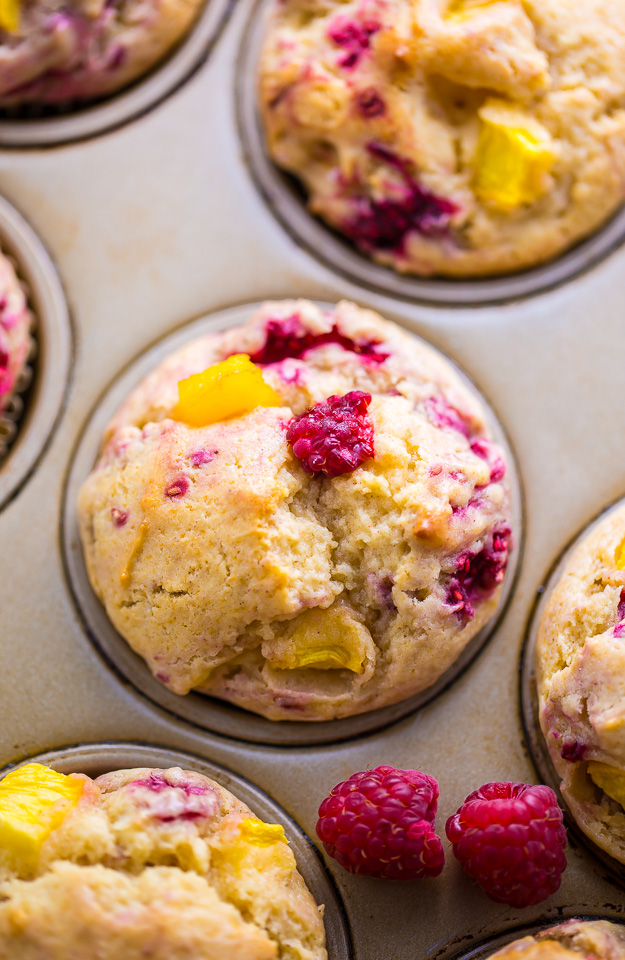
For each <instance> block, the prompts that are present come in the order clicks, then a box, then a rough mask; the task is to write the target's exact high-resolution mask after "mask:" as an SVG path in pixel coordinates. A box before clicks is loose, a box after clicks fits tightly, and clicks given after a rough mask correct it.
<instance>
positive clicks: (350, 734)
mask: <svg viewBox="0 0 625 960" xmlns="http://www.w3.org/2000/svg"><path fill="white" fill-rule="evenodd" d="M266 299H271V298H266ZM280 299H282V300H284V299H285V298H284V297H282V298H280ZM264 302H266V300H265V299H263V300H261V301H259V300H252V301H246V302H242V303H241V302H239V303H237V304H234V305H231V306H229V307H222V308H220V309H217V310H212V311H208V312H207V313H204V314H201V315H200V316H199V317H195V318H194V319H192V320H190V321H187V322H185V323H183V324H181V325H179V326H178V327H177V328H175V329H174V330H173V331H169V332H168V333H165V334H164V335H163V336H161V337H159V338H158V339H157V340H156V341H154V342H153V343H152V344H150V345H148V346H147V347H146V348H145V349H144V350H142V351H141V352H140V353H139V354H138V355H136V356H135V357H134V358H132V359H131V360H130V361H129V362H128V363H126V364H125V365H124V367H123V368H122V369H121V370H120V372H119V373H118V374H117V376H116V377H114V378H113V380H112V381H109V383H108V385H107V386H106V387H105V388H104V390H103V391H102V392H101V394H100V396H99V397H98V398H97V399H96V401H95V403H94V404H93V406H92V407H91V409H90V411H89V413H88V414H87V417H86V419H85V421H84V422H83V424H82V425H81V428H80V431H79V433H78V435H77V438H76V441H75V443H74V445H73V448H72V452H71V455H70V458H69V460H68V464H67V467H66V470H65V474H64V478H63V484H62V492H61V498H62V500H61V509H60V512H59V541H60V544H59V546H60V552H61V556H62V562H63V571H64V575H65V582H66V586H67V588H68V591H69V594H70V598H71V600H72V601H73V605H74V609H75V611H76V613H77V615H78V618H79V620H80V623H81V626H82V629H83V632H84V633H85V634H86V637H87V638H88V639H89V641H90V642H91V644H92V645H93V646H94V647H95V648H96V650H97V651H98V653H99V654H100V656H101V657H102V658H103V659H104V662H105V663H106V664H107V666H108V667H109V668H110V669H112V671H113V672H114V674H115V675H116V676H117V678H118V679H122V681H124V682H126V683H130V685H131V687H132V690H133V691H134V692H135V693H136V694H138V695H139V696H141V697H142V698H143V699H144V700H147V702H148V704H149V705H150V707H151V708H152V709H154V708H156V709H160V710H164V711H166V712H167V713H168V714H170V715H173V716H174V717H176V719H178V720H182V721H184V722H186V723H189V724H191V725H192V726H193V728H194V729H196V730H197V731H198V732H200V733H201V734H202V736H204V737H207V738H211V737H217V738H221V739H224V738H225V739H228V740H233V741H236V742H246V743H254V744H257V745H259V746H263V747H278V748H284V749H290V748H314V747H320V746H324V745H329V744H335V743H340V742H343V741H350V742H351V741H352V740H356V739H359V738H362V737H367V736H370V735H372V734H374V733H376V732H378V731H379V730H381V729H386V728H387V727H389V726H390V725H392V724H394V723H397V722H399V721H400V720H403V719H405V718H406V717H408V716H410V715H412V714H413V713H415V712H416V711H417V710H419V709H421V708H422V707H424V706H426V704H427V703H429V702H431V701H432V700H434V699H435V698H436V697H438V695H439V694H441V693H443V692H444V691H445V690H446V689H447V688H448V687H449V686H451V685H452V684H453V683H454V682H455V680H457V679H459V677H460V676H461V675H462V674H463V673H464V672H465V670H466V669H468V668H469V666H470V665H471V664H472V663H473V661H474V660H475V659H476V658H477V656H478V655H479V654H480V652H481V651H482V650H483V649H484V647H485V646H486V644H487V642H488V641H489V639H490V638H492V637H493V636H494V635H495V633H496V632H497V630H498V629H499V627H500V626H501V623H502V622H503V620H504V618H505V616H506V614H507V612H508V609H509V606H510V603H511V601H512V598H513V596H514V593H515V588H516V584H517V582H518V577H519V575H520V570H521V566H522V556H523V548H524V539H525V500H524V490H523V484H522V479H521V472H520V469H519V465H518V462H517V458H516V454H515V452H514V449H513V447H512V445H511V443H510V441H509V439H508V436H507V433H506V430H505V427H504V426H503V424H502V423H501V421H500V420H499V417H498V415H497V414H496V412H495V411H494V409H493V407H492V406H491V404H490V401H489V400H488V399H487V398H486V397H485V396H484V394H483V393H482V392H481V391H480V390H479V389H478V387H477V386H476V385H475V383H474V382H473V380H472V379H471V377H470V376H469V375H468V374H466V373H465V372H464V370H462V368H461V367H460V366H459V365H458V364H457V363H456V362H455V360H452V359H450V358H449V357H448V356H447V355H446V354H445V353H444V352H443V351H442V350H440V349H439V348H438V347H436V346H434V344H431V343H429V342H428V341H427V340H425V339H424V338H423V337H420V336H419V335H418V334H415V333H414V332H413V331H412V330H411V329H410V328H409V327H408V326H403V325H402V324H398V325H399V326H400V327H401V328H402V329H403V330H405V331H406V332H407V333H409V334H410V335H411V336H414V337H415V338H416V339H417V340H418V341H419V342H422V343H424V344H425V346H426V347H427V348H429V349H432V350H434V351H435V352H436V353H437V354H438V355H440V356H441V357H443V359H444V360H445V361H446V362H447V363H449V364H450V365H451V367H452V369H454V370H455V371H456V373H457V375H458V376H459V377H460V379H461V380H462V382H463V383H464V384H465V386H467V387H468V389H470V390H471V392H472V393H473V394H475V395H476V397H477V400H478V402H479V403H481V404H482V405H483V407H484V409H485V411H486V413H487V417H488V422H489V425H490V427H491V429H492V430H493V433H494V435H495V438H496V440H497V442H499V443H500V444H501V445H502V446H503V448H504V450H505V452H506V456H507V458H508V464H509V475H510V478H511V504H512V513H513V523H514V533H515V548H514V550H513V552H512V554H511V562H510V563H509V565H508V570H507V572H506V578H505V581H504V590H503V593H502V596H501V598H500V601H499V605H498V608H497V610H496V611H495V613H494V614H493V617H492V618H491V620H490V621H489V622H488V623H487V624H485V626H484V627H483V628H482V630H481V631H479V632H478V634H476V635H475V637H473V639H472V640H471V641H469V643H468V645H467V646H466V647H465V648H464V650H463V651H462V653H461V654H460V656H459V657H458V658H457V659H456V661H454V663H453V664H452V665H451V667H450V668H449V669H448V671H446V672H445V674H443V675H442V677H441V678H439V680H438V681H437V682H436V683H435V684H433V685H432V686H431V687H430V688H428V689H427V690H426V691H422V692H421V693H420V694H416V695H415V696H413V697H411V698H408V699H407V700H403V701H400V702H399V703H396V704H392V705H390V706H387V707H382V708H380V709H378V710H374V711H369V712H365V713H362V714H357V715H355V716H351V717H346V718H340V719H335V720H327V721H320V722H312V721H311V722H305V721H272V720H268V719H266V718H265V717H262V716H259V715H257V714H254V713H252V712H250V711H246V710H243V709H242V708H240V707H237V706H235V705H234V704H231V703H229V702H227V701H221V700H219V699H217V698H213V697H209V696H207V695H205V694H200V693H197V692H193V691H192V692H190V693H189V694H187V695H186V696H184V697H181V696H178V695H176V694H174V693H172V692H171V691H170V690H168V689H167V688H166V687H164V686H163V684H161V683H160V682H159V681H158V680H156V679H155V678H154V677H153V676H152V674H151V673H150V671H149V669H148V667H147V665H146V664H145V662H144V661H143V659H142V658H141V657H140V656H139V655H138V654H136V653H134V651H133V650H132V649H131V647H130V646H129V644H128V643H127V642H126V641H125V640H124V639H123V637H122V636H121V635H120V634H119V633H117V631H116V630H115V628H114V627H113V625H112V623H111V622H110V620H109V618H108V616H107V614H106V612H105V610H104V607H103V606H102V605H101V603H100V601H99V600H98V599H97V597H96V596H95V593H94V591H93V589H92V587H91V585H90V583H89V581H88V577H87V574H86V568H85V563H84V555H83V552H82V547H81V545H80V540H79V537H78V531H77V523H76V510H75V504H76V496H77V494H78V490H79V488H80V486H81V485H82V482H83V481H84V479H86V476H87V475H88V473H89V472H90V471H91V469H92V468H93V464H94V462H95V459H96V458H97V451H98V450H99V448H100V442H101V437H102V433H103V430H104V428H105V426H106V424H107V423H108V421H109V420H110V418H111V417H112V416H113V414H114V413H115V412H116V410H117V409H119V406H120V404H121V403H122V402H123V400H124V398H125V397H126V396H127V395H128V393H129V391H130V390H132V389H133V388H134V386H136V385H137V384H138V383H139V382H140V381H141V380H142V379H143V378H144V377H145V376H146V375H147V374H148V373H149V372H150V371H151V370H153V369H154V368H155V367H156V366H157V365H158V364H159V363H161V362H162V361H163V360H164V359H165V357H167V356H168V355H170V354H171V353H173V352H174V351H175V350H177V349H179V348H180V347H182V346H183V345H184V344H186V343H189V342H191V341H192V340H194V339H196V338H197V337H200V336H202V335H205V334H207V333H209V332H211V331H213V330H214V331H215V332H217V331H219V330H222V329H227V328H229V327H231V326H236V325H238V324H240V323H243V322H245V320H247V319H249V317H250V315H251V313H252V312H253V310H254V309H256V308H258V307H259V306H260V305H261V303H264ZM314 302H315V303H317V304H320V305H321V306H324V307H333V306H334V305H335V304H334V303H331V302H329V301H314ZM198 327H200V328H201V329H198ZM103 402H104V403H105V407H104V410H103V409H102V404H103ZM85 447H86V449H85ZM83 461H87V462H88V466H87V464H86V463H84V462H83ZM103 637H104V640H103V639H102V638H103ZM205 716H208V720H206V719H205ZM213 718H216V719H213ZM224 718H225V723H224V724H223V725H224V726H225V728H226V729H225V730H224V729H222V728H221V724H220V722H219V721H220V720H221V721H222V723H223V721H224ZM250 731H251V732H250Z"/></svg>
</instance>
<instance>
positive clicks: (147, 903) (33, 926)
mask: <svg viewBox="0 0 625 960" xmlns="http://www.w3.org/2000/svg"><path fill="white" fill-rule="evenodd" d="M0 956H1V957H6V958H9V957H10V958H12V960H19V958H23V960H26V958H34V957H37V958H38V957H44V956H45V957H46V958H47V960H66V958H68V957H70V956H71V957H78V956H80V957H81V958H82V960H117V958H120V957H123V958H124V960H135V958H137V960H139V958H142V957H147V956H150V957H152V958H154V960H170V958H172V957H176V958H178V960H223V957H225V956H228V957H232V958H233V960H277V958H278V957H290V958H293V960H327V953H326V950H325V934H324V929H323V922H322V908H319V907H317V905H316V904H315V902H314V900H313V897H312V895H311V894H310V892H309V891H308V889H307V887H306V886H305V883H304V881H303V879H302V877H301V876H300V874H299V873H298V871H297V866H296V863H295V858H294V856H293V854H292V852H291V850H290V848H289V844H288V841H287V838H286V836H285V834H284V830H283V828H282V827H281V826H279V825H277V824H267V823H264V822H263V821H261V820H259V819H257V818H256V817H254V814H253V813H252V812H251V811H250V810H249V809H248V807H247V806H246V805H245V804H244V803H242V802H241V801H240V800H238V799H237V798H236V797H234V796H233V795H232V794H231V793H229V792H228V791H227V790H225V789H224V788H223V787H221V786H220V785H219V784H217V783H215V782H214V781H212V780H210V779H208V778H207V777H205V776H203V775H201V774H199V773H193V772H190V771H183V770H181V769H180V768H178V767H173V768H171V769H168V770H162V769H143V768H137V769H133V770H118V771H116V772H115V773H110V774H106V775H105V776H101V777H98V779H97V780H91V779H90V778H89V777H85V776H82V775H80V774H70V775H69V776H64V775H63V774H59V773H56V772H54V771H52V770H50V769H49V768H47V767H43V766H41V765H40V764H27V765H26V766H24V767H20V768H18V769H17V770H15V771H12V772H11V773H9V774H8V775H7V777H5V779H4V780H3V781H1V782H0Z"/></svg>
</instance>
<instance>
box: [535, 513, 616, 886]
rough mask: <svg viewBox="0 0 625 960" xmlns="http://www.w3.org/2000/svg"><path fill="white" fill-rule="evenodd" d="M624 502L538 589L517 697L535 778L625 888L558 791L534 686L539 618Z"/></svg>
mask: <svg viewBox="0 0 625 960" xmlns="http://www.w3.org/2000/svg"><path fill="white" fill-rule="evenodd" d="M624 504H625V500H619V501H618V502H617V503H614V504H612V505H611V506H610V507H608V508H606V509H605V510H603V511H602V512H601V513H600V515H599V516H598V517H595V519H594V520H592V521H591V522H590V523H589V524H588V525H587V526H586V527H585V528H584V530H582V532H581V533H580V534H579V535H578V536H577V537H575V539H574V540H573V541H572V542H571V543H569V544H568V545H567V546H566V547H565V549H564V551H563V553H562V554H561V555H560V557H559V558H558V560H557V561H556V563H555V565H554V566H553V567H552V569H551V570H550V571H549V574H548V576H547V578H546V579H545V582H544V584H543V585H542V586H541V587H540V588H539V591H538V595H537V597H536V601H535V604H534V609H533V610H532V614H531V617H530V620H529V622H528V626H527V633H526V636H525V641H524V644H523V650H522V654H521V664H520V698H521V710H522V717H523V727H524V730H525V739H526V742H527V745H528V747H529V751H530V754H531V757H532V761H533V763H534V766H535V768H536V772H537V774H538V778H539V780H540V781H541V782H542V783H547V784H549V786H550V787H552V788H553V789H554V790H555V791H556V793H557V794H558V796H559V797H560V801H561V805H562V807H563V809H564V811H565V818H566V825H567V827H568V829H569V831H571V832H573V833H574V834H575V836H576V837H577V839H578V840H579V841H580V842H581V843H582V844H584V845H585V846H586V847H587V848H588V849H589V850H590V851H591V852H592V853H593V854H594V856H595V857H597V858H598V859H599V860H600V861H601V863H602V864H603V865H604V867H606V868H607V869H608V870H609V871H610V873H611V874H612V875H613V876H614V877H615V878H616V879H617V880H618V881H619V882H620V883H621V884H623V885H624V886H625V866H624V865H623V864H622V863H619V862H618V860H615V859H614V858H613V857H611V856H610V855H609V854H608V853H606V851H605V850H602V849H601V848H600V847H598V846H597V844H595V843H594V842H593V841H592V840H591V838H590V837H588V836H587V835H586V834H585V833H584V831H583V830H582V829H581V827H580V826H579V824H578V823H577V821H576V819H575V818H574V817H573V815H572V813H571V811H570V810H569V808H568V806H567V804H566V801H565V800H564V799H563V797H562V794H561V792H560V777H559V775H558V773H557V771H556V769H555V767H554V765H553V762H552V760H551V757H550V755H549V750H548V748H547V744H546V742H545V738H544V736H543V733H542V730H541V727H540V721H539V713H538V709H539V705H538V691H537V687H536V637H537V633H538V627H539V624H540V620H541V617H542V615H543V612H544V610H545V607H546V605H547V603H548V600H549V597H550V595H551V593H552V591H553V589H554V588H555V586H556V584H557V583H558V581H559V579H560V577H561V576H562V573H563V571H564V569H565V567H566V565H567V564H568V562H569V560H570V558H571V556H572V555H573V553H574V552H575V550H576V549H577V547H578V546H579V544H580V543H581V542H582V540H585V539H586V537H587V536H588V535H589V534H590V533H592V532H593V530H595V529H596V528H597V527H598V526H599V525H600V524H601V523H603V522H604V521H605V520H606V519H607V518H608V517H609V516H610V514H611V513H613V512H615V511H617V510H620V509H622V507H623V505H624Z"/></svg>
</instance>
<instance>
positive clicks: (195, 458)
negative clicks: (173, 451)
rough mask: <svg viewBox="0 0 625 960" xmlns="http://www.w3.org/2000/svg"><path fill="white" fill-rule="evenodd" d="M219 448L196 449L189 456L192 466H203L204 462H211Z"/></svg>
mask: <svg viewBox="0 0 625 960" xmlns="http://www.w3.org/2000/svg"><path fill="white" fill-rule="evenodd" d="M218 453H219V450H196V451H195V452H194V453H192V454H191V455H190V457H189V460H190V461H191V466H192V467H203V466H204V464H206V463H212V461H213V460H214V459H215V457H216V456H217V454H218Z"/></svg>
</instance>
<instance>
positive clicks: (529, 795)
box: [445, 783, 566, 907]
mask: <svg viewBox="0 0 625 960" xmlns="http://www.w3.org/2000/svg"><path fill="white" fill-rule="evenodd" d="M445 830H446V833H447V838H448V839H449V840H450V841H451V843H452V844H453V848H454V854H455V856H456V859H457V860H459V861H460V863H461V864H462V866H463V868H464V870H465V872H466V873H468V874H469V876H470V877H474V878H475V879H476V880H477V882H478V883H479V885H480V887H481V888H482V890H483V891H484V892H485V893H486V894H488V896H489V897H490V898H491V900H495V901H496V902H497V903H507V904H508V905H509V906H511V907H531V906H533V905H534V904H536V903H542V901H543V900H546V899H547V897H550V896H551V894H552V893H555V892H556V890H557V889H558V887H559V886H560V881H561V879H562V873H563V872H564V869H565V867H566V857H565V856H564V848H565V847H566V830H565V829H564V826H563V824H562V811H561V810H560V807H559V806H558V800H557V797H556V795H555V793H554V792H553V790H551V788H550V787H545V786H538V787H533V786H529V785H528V784H526V783H485V784H484V786H483V787H480V788H479V790H475V791H474V792H473V793H470V794H469V796H468V797H467V798H466V800H465V801H464V803H463V804H462V806H461V807H460V809H459V810H458V812H457V813H456V814H454V816H453V817H450V818H449V820H448V821H447V826H446V828H445Z"/></svg>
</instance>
